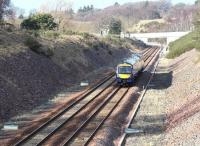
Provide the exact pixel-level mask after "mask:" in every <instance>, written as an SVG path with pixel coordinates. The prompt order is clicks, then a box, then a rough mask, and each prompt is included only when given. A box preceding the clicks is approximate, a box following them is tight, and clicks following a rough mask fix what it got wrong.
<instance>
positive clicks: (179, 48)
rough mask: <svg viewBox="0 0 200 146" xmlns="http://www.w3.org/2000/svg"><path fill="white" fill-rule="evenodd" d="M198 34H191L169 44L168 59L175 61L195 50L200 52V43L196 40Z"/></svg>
mask: <svg viewBox="0 0 200 146" xmlns="http://www.w3.org/2000/svg"><path fill="white" fill-rule="evenodd" d="M196 36H197V35H196V33H195V32H191V33H189V34H187V35H185V36H183V37H181V38H180V39H178V40H176V41H174V42H172V43H170V44H169V53H168V55H167V58H169V59H173V58H176V57H178V56H180V55H181V54H183V53H185V52H187V51H190V50H192V49H194V48H196V49H198V50H200V42H199V41H197V40H196Z"/></svg>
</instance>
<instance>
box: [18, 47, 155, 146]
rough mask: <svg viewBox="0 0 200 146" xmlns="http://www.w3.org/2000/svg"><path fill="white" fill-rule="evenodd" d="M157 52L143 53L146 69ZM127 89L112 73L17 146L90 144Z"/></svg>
mask: <svg viewBox="0 0 200 146" xmlns="http://www.w3.org/2000/svg"><path fill="white" fill-rule="evenodd" d="M157 52H158V49H149V50H147V51H145V52H144V61H145V68H146V67H147V66H148V64H149V63H150V62H151V60H152V59H153V57H154V56H155V55H156V54H157ZM128 90H129V88H122V87H118V86H116V84H115V82H114V74H112V75H110V76H109V77H107V78H105V79H104V80H103V81H102V82H101V83H99V84H98V85H97V86H95V87H93V88H92V89H90V90H88V91H87V92H86V93H84V94H83V95H82V96H81V97H80V98H79V99H78V100H76V101H74V102H73V103H72V104H70V105H68V106H67V107H66V108H65V109H64V110H63V111H61V112H59V113H58V114H57V115H55V116H54V117H52V118H51V119H50V120H48V121H47V122H46V123H44V124H43V125H41V126H40V127H39V128H37V129H36V130H34V131H33V132H32V133H30V134H29V135H27V136H26V137H25V138H24V139H22V140H20V141H19V142H18V143H16V144H15V145H16V146H21V145H25V146H29V145H38V146H39V145H69V144H71V145H87V144H89V143H90V141H91V140H92V139H93V137H94V136H95V134H96V132H97V131H98V130H99V128H100V127H101V126H102V125H103V123H104V122H105V121H106V119H107V118H108V117H109V116H110V115H111V114H112V112H113V111H114V110H115V109H116V107H117V105H118V104H119V103H120V101H121V100H122V99H123V98H124V97H125V95H126V93H127V92H128Z"/></svg>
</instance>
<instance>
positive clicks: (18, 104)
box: [0, 31, 141, 122]
mask: <svg viewBox="0 0 200 146" xmlns="http://www.w3.org/2000/svg"><path fill="white" fill-rule="evenodd" d="M27 40H28V41H27ZM0 42H1V43H0V86H1V89H0V119H1V121H0V122H2V121H4V120H8V119H9V118H10V117H12V116H14V115H16V114H19V113H23V112H24V111H28V110H32V109H33V108H34V107H36V106H38V105H40V104H41V103H44V102H46V101H48V100H49V99H51V98H53V97H54V96H56V95H57V94H58V93H59V92H61V91H62V90H63V89H66V88H67V87H70V85H72V84H75V83H80V81H81V80H83V79H84V78H86V77H87V75H88V74H89V73H90V74H91V72H93V71H97V70H99V71H100V70H101V69H104V70H106V69H108V68H110V67H115V65H116V64H117V63H119V62H120V61H121V59H122V58H124V57H128V56H129V55H130V54H131V53H130V51H129V49H133V50H135V49H136V48H138V47H139V46H134V43H133V45H131V43H132V42H130V40H129V42H127V41H125V40H119V39H111V38H104V39H100V38H97V37H94V36H91V35H89V34H82V35H72V36H67V35H62V36H60V37H57V38H48V39H47V38H44V37H37V38H35V37H30V34H28V33H22V32H5V31H1V32H0ZM25 44H26V45H29V47H30V46H31V47H34V46H36V48H32V49H30V48H29V47H28V46H26V45H25ZM38 44H39V45H38ZM37 45H38V46H37ZM139 45H141V44H139ZM93 76H94V74H93Z"/></svg>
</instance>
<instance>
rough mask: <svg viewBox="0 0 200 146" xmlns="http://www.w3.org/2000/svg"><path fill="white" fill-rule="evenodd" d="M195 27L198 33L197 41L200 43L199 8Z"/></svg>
mask: <svg viewBox="0 0 200 146" xmlns="http://www.w3.org/2000/svg"><path fill="white" fill-rule="evenodd" d="M193 23H194V26H195V32H196V39H197V40H198V41H200V8H198V10H197V12H196V15H195V16H194V22H193Z"/></svg>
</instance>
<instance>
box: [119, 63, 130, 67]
mask: <svg viewBox="0 0 200 146" xmlns="http://www.w3.org/2000/svg"><path fill="white" fill-rule="evenodd" d="M120 66H131V67H132V64H130V63H122V64H118V67H120Z"/></svg>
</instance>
